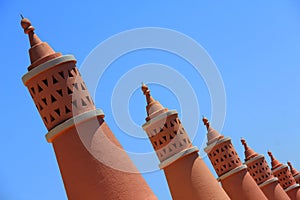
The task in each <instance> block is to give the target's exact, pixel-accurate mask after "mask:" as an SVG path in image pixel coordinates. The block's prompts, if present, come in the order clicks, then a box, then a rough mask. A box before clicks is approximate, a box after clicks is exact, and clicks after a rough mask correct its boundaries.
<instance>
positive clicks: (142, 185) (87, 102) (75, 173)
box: [21, 18, 157, 200]
mask: <svg viewBox="0 0 300 200" xmlns="http://www.w3.org/2000/svg"><path fill="white" fill-rule="evenodd" d="M21 25H22V27H23V29H24V32H25V33H26V34H28V35H29V41H30V46H31V48H30V49H29V54H30V60H31V65H30V66H29V67H28V70H29V71H28V73H27V74H25V75H24V76H23V78H22V79H23V82H24V84H25V85H26V87H27V88H28V90H29V93H30V94H31V96H32V99H33V101H34V103H35V105H36V107H37V110H38V111H39V113H40V116H41V118H42V120H43V122H44V124H45V126H46V127H47V129H48V131H49V132H48V133H47V134H46V138H47V141H48V142H50V143H52V145H53V148H54V151H55V154H56V158H57V162H58V165H59V168H60V172H61V175H62V178H63V182H64V186H65V189H66V193H67V196H68V199H89V200H94V199H95V200H96V199H97V200H98V199H116V200H117V199H127V200H129V199H157V198H156V197H155V196H154V194H153V193H152V191H151V189H150V188H149V186H148V185H147V183H146V182H145V180H144V179H143V178H142V176H141V175H140V174H139V173H129V172H133V171H135V172H137V169H136V168H135V166H134V164H133V163H132V161H131V160H130V158H129V157H128V156H127V154H126V153H125V151H124V150H123V149H122V146H121V145H120V143H119V142H118V141H117V139H116V138H115V136H114V134H113V133H112V132H111V130H110V129H109V127H108V125H107V124H106V122H105V121H104V114H103V112H102V110H100V109H96V108H95V105H94V102H93V100H92V98H91V96H90V94H89V91H88V90H87V87H86V85H85V83H84V81H83V80H82V77H81V75H80V73H79V71H78V69H77V67H76V59H75V58H74V56H72V55H61V54H60V53H56V52H55V51H54V50H53V49H52V48H51V47H50V46H49V45H48V44H47V43H45V42H42V41H41V40H40V39H39V38H38V36H37V35H36V34H35V33H34V28H33V26H32V25H31V22H30V21H29V20H28V19H24V18H23V19H22V21H21ZM112 147H115V148H114V149H113V148H112ZM115 149H118V151H117V150H115ZM103 158H105V159H109V158H110V159H111V160H110V161H111V162H119V164H122V166H124V167H123V168H126V169H128V172H126V171H119V170H117V169H114V168H112V167H111V166H108V165H106V164H105V163H104V162H101V159H103Z"/></svg>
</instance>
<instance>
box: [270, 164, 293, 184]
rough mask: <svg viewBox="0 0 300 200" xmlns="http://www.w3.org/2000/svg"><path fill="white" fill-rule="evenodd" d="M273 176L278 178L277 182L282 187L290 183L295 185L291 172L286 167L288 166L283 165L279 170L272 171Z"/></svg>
mask: <svg viewBox="0 0 300 200" xmlns="http://www.w3.org/2000/svg"><path fill="white" fill-rule="evenodd" d="M273 174H274V176H275V177H277V178H278V181H279V184H280V185H281V187H282V188H283V189H286V188H288V187H290V186H291V185H295V184H296V181H295V179H294V178H293V175H292V173H291V172H290V170H289V169H288V167H287V166H286V167H284V168H282V169H281V170H278V171H276V172H273Z"/></svg>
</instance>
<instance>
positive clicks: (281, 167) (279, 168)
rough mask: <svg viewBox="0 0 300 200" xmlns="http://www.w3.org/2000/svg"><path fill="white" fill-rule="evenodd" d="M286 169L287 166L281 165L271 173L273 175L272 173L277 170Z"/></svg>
mask: <svg viewBox="0 0 300 200" xmlns="http://www.w3.org/2000/svg"><path fill="white" fill-rule="evenodd" d="M286 167H288V166H287V165H281V166H280V167H278V168H276V169H273V170H272V173H273V174H274V173H276V172H278V171H279V170H281V169H283V168H286Z"/></svg>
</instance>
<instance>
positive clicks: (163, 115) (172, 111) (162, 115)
mask: <svg viewBox="0 0 300 200" xmlns="http://www.w3.org/2000/svg"><path fill="white" fill-rule="evenodd" d="M173 114H178V112H177V111H176V110H169V111H168V112H166V113H162V114H160V115H158V116H156V117H154V118H153V119H150V120H149V121H147V122H146V123H145V124H143V125H142V127H143V129H144V130H145V129H146V128H147V127H148V126H149V125H150V124H152V123H154V122H156V121H159V120H161V119H163V118H167V116H170V115H173Z"/></svg>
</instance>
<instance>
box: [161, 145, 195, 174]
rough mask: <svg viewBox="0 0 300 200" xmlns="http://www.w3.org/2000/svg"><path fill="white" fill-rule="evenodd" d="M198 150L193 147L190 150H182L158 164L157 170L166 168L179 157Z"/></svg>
mask: <svg viewBox="0 0 300 200" xmlns="http://www.w3.org/2000/svg"><path fill="white" fill-rule="evenodd" d="M198 151H199V149H198V147H196V146H193V147H191V148H188V149H185V150H182V151H180V152H178V153H176V154H174V155H173V156H171V157H170V158H168V159H166V160H164V161H162V162H161V163H160V164H159V168H160V169H163V168H165V167H167V166H168V165H170V164H172V163H173V162H175V161H176V160H178V159H179V158H181V157H184V156H187V155H189V154H191V153H193V152H198Z"/></svg>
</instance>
